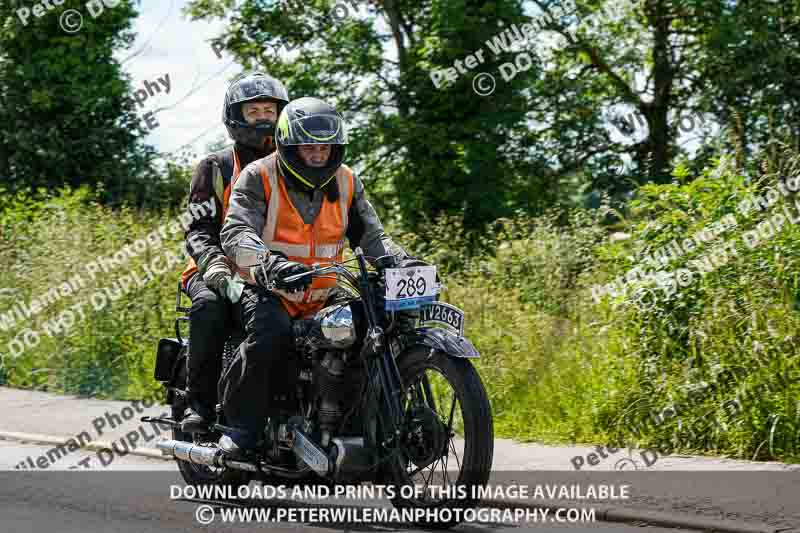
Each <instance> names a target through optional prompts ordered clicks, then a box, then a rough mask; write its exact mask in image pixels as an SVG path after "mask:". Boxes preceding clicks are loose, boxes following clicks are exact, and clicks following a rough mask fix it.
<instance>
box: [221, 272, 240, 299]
mask: <svg viewBox="0 0 800 533" xmlns="http://www.w3.org/2000/svg"><path fill="white" fill-rule="evenodd" d="M243 290H244V280H243V279H242V278H241V276H239V273H238V272H237V273H236V274H234V275H233V278H231V279H230V280H229V281H228V284H227V287H226V289H225V294H226V295H227V296H228V300H230V301H231V302H232V303H236V302H238V301H239V298H241V297H242V291H243Z"/></svg>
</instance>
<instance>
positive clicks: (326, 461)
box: [156, 428, 374, 482]
mask: <svg viewBox="0 0 800 533" xmlns="http://www.w3.org/2000/svg"><path fill="white" fill-rule="evenodd" d="M293 433H294V435H293V436H294V439H293V440H294V443H293V451H294V453H295V454H296V455H297V456H298V457H299V458H300V459H301V460H303V462H304V463H306V465H308V466H307V467H306V468H305V469H302V470H300V471H299V472H292V471H289V470H286V469H283V468H278V467H276V466H272V465H268V464H263V463H262V465H261V468H259V467H258V466H257V465H255V464H253V463H247V462H244V461H234V460H231V459H228V458H226V457H225V454H223V453H222V451H221V450H220V449H219V448H210V447H208V446H198V445H197V444H194V443H191V442H184V441H179V440H173V439H168V440H163V441H160V442H157V443H156V448H158V449H159V450H161V453H162V454H164V455H165V456H168V457H172V458H173V459H177V460H179V461H186V462H189V463H193V464H196V465H202V466H209V467H211V468H231V469H234V470H243V471H246V472H254V473H259V472H272V473H282V474H286V475H287V477H300V476H301V475H302V474H303V472H304V471H307V469H308V468H309V467H310V468H311V469H312V470H314V471H316V472H317V474H318V475H320V476H322V477H329V474H330V477H331V478H332V479H334V480H335V481H339V482H347V481H353V480H356V479H357V478H358V477H359V476H360V475H361V474H366V473H368V472H369V471H370V470H371V469H372V467H373V466H374V457H373V455H372V453H371V452H370V450H368V449H367V448H366V447H365V446H364V439H362V438H360V437H345V438H334V439H332V440H331V442H332V444H333V446H332V447H331V448H332V449H331V453H330V456H329V455H328V454H326V453H325V451H324V450H323V449H321V448H320V447H319V446H317V445H316V444H315V443H314V442H313V441H312V440H311V439H310V438H309V437H308V436H307V435H306V434H305V433H303V431H302V430H299V429H297V428H295V429H294V431H293Z"/></svg>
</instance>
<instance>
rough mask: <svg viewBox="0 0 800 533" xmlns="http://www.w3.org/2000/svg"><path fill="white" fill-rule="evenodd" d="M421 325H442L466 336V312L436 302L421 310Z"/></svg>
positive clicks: (461, 335)
mask: <svg viewBox="0 0 800 533" xmlns="http://www.w3.org/2000/svg"><path fill="white" fill-rule="evenodd" d="M419 311H420V313H419V315H420V316H419V325H420V326H425V325H427V324H429V323H430V324H441V325H443V326H445V327H446V328H448V329H452V330H453V331H455V332H456V333H458V335H459V336H460V337H463V336H464V311H462V310H461V309H459V308H458V307H456V306H454V305H450V304H446V303H444V302H436V303H432V304H428V305H425V306H423V307H421V308H420V310H419Z"/></svg>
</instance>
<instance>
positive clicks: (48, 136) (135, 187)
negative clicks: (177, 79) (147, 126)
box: [0, 0, 156, 203]
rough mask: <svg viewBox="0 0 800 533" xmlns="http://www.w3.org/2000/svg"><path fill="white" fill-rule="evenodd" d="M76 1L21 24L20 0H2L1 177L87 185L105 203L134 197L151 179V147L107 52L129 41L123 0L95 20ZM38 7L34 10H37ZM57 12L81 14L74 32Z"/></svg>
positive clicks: (20, 182) (15, 185)
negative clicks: (144, 140)
mask: <svg viewBox="0 0 800 533" xmlns="http://www.w3.org/2000/svg"><path fill="white" fill-rule="evenodd" d="M85 3H86V2H84V1H83V0H66V1H64V2H62V3H61V5H58V6H51V9H46V10H45V14H44V15H43V16H41V17H36V16H34V15H33V14H32V13H31V14H30V16H29V18H28V20H27V25H23V24H22V23H21V21H20V20H19V19H18V17H17V16H16V13H15V12H16V10H17V9H18V8H22V7H24V8H28V9H31V8H33V7H34V6H33V4H32V3H30V2H26V1H17V0H13V1H6V2H4V4H5V7H7V8H8V10H6V11H5V17H4V18H5V20H4V22H3V23H2V25H0V176H2V177H3V180H4V183H5V184H6V186H7V187H8V188H10V189H11V190H12V191H15V190H20V189H27V188H40V187H44V188H48V189H51V190H52V189H55V188H57V187H61V186H65V185H66V186H71V187H78V186H81V185H89V186H91V187H95V188H97V189H98V190H102V191H103V195H102V198H103V199H104V200H105V201H107V202H115V203H121V202H123V201H131V200H132V199H134V198H139V199H140V200H143V199H142V198H141V194H140V191H141V190H142V189H145V188H146V185H147V184H149V183H151V182H153V181H156V180H153V179H152V178H151V177H150V175H151V173H152V169H151V167H150V164H149V160H150V159H151V158H152V157H153V150H152V148H149V147H146V146H144V145H143V144H142V142H141V139H142V138H143V137H144V135H145V133H146V132H145V130H144V129H143V127H142V123H141V119H140V117H138V116H137V113H136V108H135V103H134V101H133V99H132V98H131V88H130V79H129V77H128V76H127V75H125V74H124V73H123V71H122V67H121V65H120V63H119V61H118V60H117V59H115V58H114V52H115V51H116V50H117V49H119V48H124V47H127V46H129V45H130V44H131V42H132V40H133V37H134V36H133V34H132V33H131V31H130V28H131V24H132V20H133V18H134V17H135V15H136V11H135V9H134V7H133V5H132V3H131V2H130V1H129V0H125V1H123V2H118V5H115V7H114V8H113V9H111V8H106V9H105V11H104V12H103V13H102V15H101V16H98V17H97V18H94V17H91V16H89V15H88V14H87V13H85V5H84V4H85ZM37 7H41V6H37ZM66 9H77V10H78V11H79V12H82V13H84V16H83V26H82V28H81V30H80V31H78V32H76V33H72V34H70V33H67V32H65V31H64V30H63V29H62V28H61V27H60V25H59V24H60V16H61V15H62V13H63V12H64V11H65V10H66Z"/></svg>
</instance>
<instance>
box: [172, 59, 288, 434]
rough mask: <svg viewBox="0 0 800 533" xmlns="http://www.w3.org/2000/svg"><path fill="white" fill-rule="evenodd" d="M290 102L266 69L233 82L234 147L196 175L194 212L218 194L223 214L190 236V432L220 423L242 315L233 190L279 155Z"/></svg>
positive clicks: (226, 115) (228, 115)
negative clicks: (235, 327)
mask: <svg viewBox="0 0 800 533" xmlns="http://www.w3.org/2000/svg"><path fill="white" fill-rule="evenodd" d="M288 103H289V96H288V94H287V92H286V88H285V87H284V85H283V84H282V83H281V82H280V81H278V80H276V79H275V78H272V77H270V76H268V75H266V74H263V73H261V72H254V73H251V74H247V75H245V76H243V77H241V78H239V79H237V80H235V81H234V82H233V83H231V85H230V86H229V87H228V90H227V91H226V93H225V102H224V105H223V108H222V121H223V123H224V124H225V127H226V128H227V130H228V135H229V136H230V137H231V139H232V140H233V141H234V145H233V146H229V147H227V148H225V149H223V150H221V151H219V152H215V153H212V154H210V155H208V156H207V157H206V158H205V159H203V160H202V161H200V163H199V164H198V165H197V168H196V169H195V172H194V176H193V177H192V183H191V186H190V190H189V204H190V205H189V207H188V208H189V209H190V210H191V207H192V206H191V204H204V203H206V202H208V200H209V198H212V197H213V198H214V201H215V202H216V206H217V209H216V210H215V211H214V214H213V215H208V216H204V217H202V218H194V217H193V218H192V222H191V225H190V226H189V229H188V230H187V232H186V247H187V251H188V253H189V255H190V256H191V259H190V261H189V265H188V266H187V268H186V270H185V271H184V272H183V274H182V276H181V283H182V287H183V290H184V292H186V293H187V294H188V295H189V298H190V299H191V300H192V307H191V311H190V312H189V327H190V331H189V355H188V359H187V396H188V402H189V407H188V408H187V409H186V412H185V414H184V418H183V421H182V423H181V430H182V431H184V432H188V433H191V432H197V431H205V430H206V429H207V428H208V425H209V423H211V422H213V420H214V406H215V405H216V403H217V381H218V379H219V375H220V373H221V371H222V350H223V348H224V344H225V341H226V339H227V338H228V334H229V327H230V326H231V324H232V323H233V319H234V318H235V317H234V316H233V312H232V307H233V306H232V303H231V302H230V301H229V300H228V299H227V298H226V289H227V286H228V283H229V281H230V280H231V278H232V274H233V272H232V268H231V266H230V264H229V261H228V260H227V258H226V257H225V253H224V252H223V251H222V246H221V244H220V230H221V229H222V223H223V221H224V219H225V213H226V211H227V209H228V199H229V197H230V192H231V187H232V185H233V183H235V182H236V180H237V178H238V176H239V174H240V171H241V169H242V168H244V167H246V166H247V165H248V164H250V163H251V162H253V161H255V160H258V159H261V158H263V157H265V156H267V155H269V154H271V153H272V152H274V151H275V145H274V141H273V138H274V134H275V122H276V121H277V118H278V116H279V115H280V112H281V111H282V110H283V107H284V106H285V105H286V104H288ZM191 212H194V211H191ZM198 212H201V211H198ZM202 212H204V211H202Z"/></svg>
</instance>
